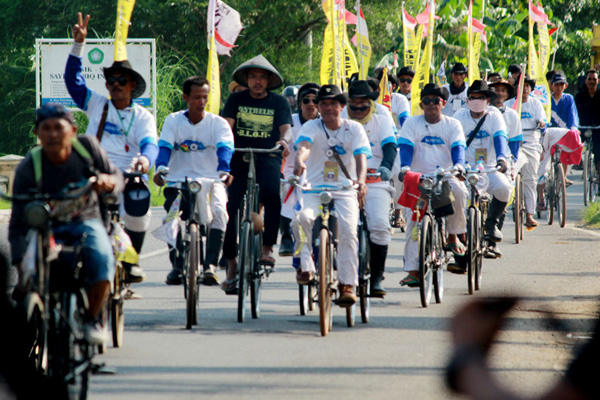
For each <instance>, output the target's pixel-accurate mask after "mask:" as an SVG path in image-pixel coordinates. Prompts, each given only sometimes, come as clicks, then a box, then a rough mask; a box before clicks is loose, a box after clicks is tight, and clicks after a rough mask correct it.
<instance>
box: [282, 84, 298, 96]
mask: <svg viewBox="0 0 600 400" xmlns="http://www.w3.org/2000/svg"><path fill="white" fill-rule="evenodd" d="M283 95H284V96H285V97H296V96H298V88H297V87H296V86H286V87H285V89H283Z"/></svg>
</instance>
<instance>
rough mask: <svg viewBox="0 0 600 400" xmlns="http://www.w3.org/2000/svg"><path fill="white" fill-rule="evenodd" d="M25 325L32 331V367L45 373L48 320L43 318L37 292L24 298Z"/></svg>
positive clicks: (41, 305) (30, 354)
mask: <svg viewBox="0 0 600 400" xmlns="http://www.w3.org/2000/svg"><path fill="white" fill-rule="evenodd" d="M25 310H26V313H27V325H28V327H29V328H30V330H29V332H31V333H32V337H31V339H32V341H31V350H30V351H29V358H30V360H31V362H32V365H33V368H34V369H35V370H36V371H38V372H40V373H42V374H44V375H46V374H47V373H48V322H47V320H46V318H44V303H43V301H42V299H41V297H40V296H39V295H38V294H37V293H31V294H29V295H28V296H27V297H26V298H25Z"/></svg>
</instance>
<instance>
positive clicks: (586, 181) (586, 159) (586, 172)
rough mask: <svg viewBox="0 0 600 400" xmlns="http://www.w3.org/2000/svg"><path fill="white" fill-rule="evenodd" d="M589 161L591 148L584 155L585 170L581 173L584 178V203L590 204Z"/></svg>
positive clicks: (585, 204)
mask: <svg viewBox="0 0 600 400" xmlns="http://www.w3.org/2000/svg"><path fill="white" fill-rule="evenodd" d="M589 163H590V149H587V150H586V151H585V156H584V157H583V171H582V173H581V179H582V180H583V205H584V206H587V205H588V187H589V183H590V182H589V173H590V171H589Z"/></svg>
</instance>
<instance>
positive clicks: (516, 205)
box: [513, 173, 523, 244]
mask: <svg viewBox="0 0 600 400" xmlns="http://www.w3.org/2000/svg"><path fill="white" fill-rule="evenodd" d="M521 196H522V193H521V174H520V173H518V174H517V176H516V177H515V198H514V200H513V220H514V222H515V243H516V244H519V243H520V242H521V224H522V223H523V221H522V220H521Z"/></svg>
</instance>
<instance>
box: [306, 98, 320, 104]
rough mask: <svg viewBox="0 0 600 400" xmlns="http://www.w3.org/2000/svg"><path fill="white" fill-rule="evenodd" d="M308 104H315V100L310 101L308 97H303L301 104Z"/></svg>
mask: <svg viewBox="0 0 600 400" xmlns="http://www.w3.org/2000/svg"><path fill="white" fill-rule="evenodd" d="M309 103H313V104H317V99H310V98H308V97H304V98H303V99H302V104H309Z"/></svg>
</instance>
